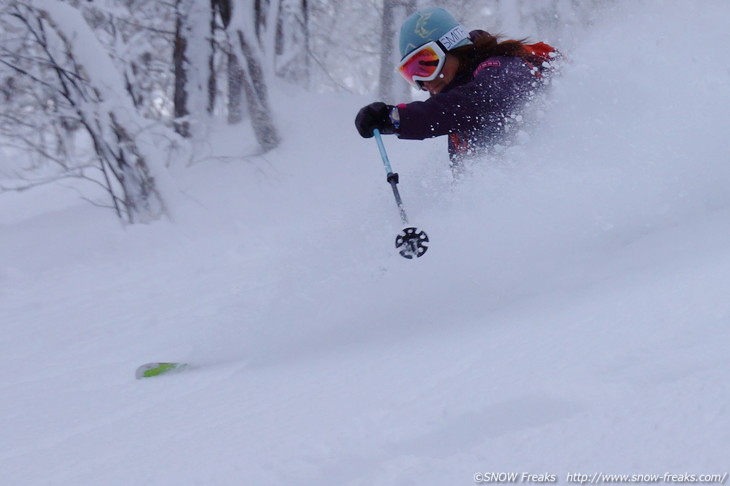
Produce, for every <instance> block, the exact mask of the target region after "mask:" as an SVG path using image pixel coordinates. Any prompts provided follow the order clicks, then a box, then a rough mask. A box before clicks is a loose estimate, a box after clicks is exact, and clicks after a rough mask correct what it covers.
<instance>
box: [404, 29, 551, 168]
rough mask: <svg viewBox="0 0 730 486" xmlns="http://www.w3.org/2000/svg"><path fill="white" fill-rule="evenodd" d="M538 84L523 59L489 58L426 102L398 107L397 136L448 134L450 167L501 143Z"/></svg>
mask: <svg viewBox="0 0 730 486" xmlns="http://www.w3.org/2000/svg"><path fill="white" fill-rule="evenodd" d="M474 35H479V31H474V32H472V36H474ZM542 85H543V80H542V79H541V78H540V75H538V74H536V70H535V68H534V67H533V66H531V65H530V64H528V63H527V62H525V61H524V60H523V59H522V58H519V57H503V56H495V57H489V58H487V59H484V60H483V61H482V62H481V63H479V64H478V65H477V66H476V68H475V69H473V70H472V71H471V72H470V71H466V72H462V73H460V74H459V75H457V77H456V78H455V79H454V80H453V81H452V82H451V83H450V84H449V85H448V86H446V88H444V89H443V90H442V91H441V92H440V93H438V94H435V95H432V96H431V97H430V98H429V99H427V100H425V101H414V102H412V103H404V104H400V105H398V112H399V117H400V126H399V129H398V132H397V135H398V137H399V138H402V139H411V140H423V139H425V138H431V137H438V136H440V135H448V136H449V144H448V147H449V156H450V158H451V162H452V166H453V165H458V164H459V162H460V161H461V160H462V159H463V158H464V157H467V156H471V155H479V154H481V153H484V152H486V150H487V149H488V148H489V147H491V146H493V145H495V144H498V143H500V142H504V141H505V140H506V139H507V136H508V135H509V133H508V132H509V130H510V125H512V124H513V123H512V122H513V121H514V119H515V116H516V115H519V113H520V111H521V109H522V108H523V107H524V105H525V103H526V102H527V101H528V100H529V99H530V97H531V96H533V95H534V94H535V93H536V92H537V91H538V90H539V89H540V87H541V86H542Z"/></svg>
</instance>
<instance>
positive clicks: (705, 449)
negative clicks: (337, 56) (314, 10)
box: [0, 0, 730, 486]
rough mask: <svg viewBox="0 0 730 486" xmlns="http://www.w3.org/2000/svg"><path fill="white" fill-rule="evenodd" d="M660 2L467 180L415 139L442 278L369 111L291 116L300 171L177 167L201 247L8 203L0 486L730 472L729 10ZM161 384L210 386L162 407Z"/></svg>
mask: <svg viewBox="0 0 730 486" xmlns="http://www.w3.org/2000/svg"><path fill="white" fill-rule="evenodd" d="M638 5H639V4H638V3H637V4H634V3H633V2H631V3H629V2H627V3H626V4H625V9H624V11H623V12H621V13H620V15H615V14H607V15H606V18H605V19H604V21H603V23H602V24H601V25H598V26H596V27H595V28H593V29H592V30H591V31H590V32H589V33H588V34H585V36H584V37H582V38H580V39H579V41H580V42H577V45H578V46H579V47H577V48H576V49H575V50H573V51H572V52H570V53H569V58H570V60H571V64H570V65H569V66H567V67H566V69H565V71H564V75H563V77H562V79H560V80H559V82H558V83H557V84H556V86H555V89H554V92H553V95H552V97H551V106H550V108H549V109H548V110H546V111H545V113H544V117H543V119H542V123H541V124H540V126H538V127H536V128H534V129H532V130H531V131H530V134H529V140H528V141H526V143H525V145H523V146H522V147H520V148H516V149H513V150H511V151H510V152H509V154H508V155H507V156H506V157H505V158H503V159H501V160H499V161H491V162H489V163H484V164H483V165H481V166H479V167H476V168H475V169H474V174H473V175H472V176H471V177H470V178H469V179H467V180H466V181H464V182H462V183H460V184H458V185H456V186H453V185H452V184H451V183H450V181H449V174H448V169H447V162H446V155H445V146H444V145H445V141H444V140H431V141H425V142H409V141H398V140H397V139H395V138H392V137H389V138H386V147H387V149H388V152H389V155H390V159H391V162H392V163H393V166H394V169H395V170H397V171H398V172H400V174H401V185H400V188H401V192H402V195H403V198H404V200H405V204H406V208H407V210H408V212H409V216H410V218H411V220H412V222H413V223H415V224H416V225H418V226H419V227H420V228H422V229H425V230H427V231H428V233H429V236H430V238H431V248H430V249H429V251H428V253H427V254H426V255H425V256H424V257H423V258H421V259H419V260H417V261H408V260H405V259H402V258H401V257H400V256H398V255H397V253H396V252H395V251H394V249H393V248H392V244H393V239H394V237H395V235H396V234H397V233H398V232H399V230H400V226H399V223H400V222H399V219H398V213H397V211H396V209H395V204H394V202H393V197H392V194H391V192H390V188H389V187H388V185H387V184H386V182H385V173H384V171H383V167H382V164H381V162H380V158H379V154H378V151H377V147H376V145H375V142H374V141H372V140H363V139H361V138H359V137H358V136H357V133H356V131H355V130H354V127H353V124H352V119H353V117H354V114H355V113H356V111H357V109H358V108H359V107H360V106H362V105H364V104H365V103H367V102H370V101H372V100H371V99H369V98H356V97H353V96H347V95H336V96H331V95H330V96H314V95H308V94H304V93H300V94H295V98H294V99H291V98H290V99H289V100H284V99H280V101H279V106H278V107H277V111H278V114H279V118H280V124H281V126H282V127H283V131H284V132H285V133H286V135H285V137H284V143H283V145H282V146H281V147H280V148H279V149H277V150H276V151H274V152H272V153H270V154H267V155H266V156H265V157H264V158H251V159H248V160H245V161H244V160H231V159H223V158H221V159H215V158H211V159H208V160H206V161H204V162H200V163H197V164H194V165H193V166H192V167H187V168H186V167H183V165H184V164H179V165H178V166H176V167H173V169H172V170H173V179H174V180H175V181H176V182H177V184H178V191H176V192H175V193H174V194H168V195H167V196H168V199H169V202H170V205H171V206H172V208H173V213H174V221H163V222H158V223H156V224H153V225H148V226H144V225H138V226H132V227H127V228H122V227H121V226H120V225H119V223H118V222H117V221H116V220H115V219H114V216H113V214H112V213H111V212H110V211H108V210H103V209H99V208H95V207H93V206H91V205H89V204H87V203H84V202H82V201H79V200H78V199H76V198H74V199H72V200H71V201H72V202H71V203H70V202H69V199H68V197H69V196H68V194H71V193H70V192H69V193H68V194H66V193H64V192H59V191H60V189H58V188H46V189H38V190H36V191H34V192H29V193H21V194H4V195H2V196H0V203H1V205H0V254H1V255H2V261H0V326H1V327H0V331H1V338H0V387H1V388H2V393H0V431H1V433H0V483H2V484H7V485H105V486H112V485H120V486H121V485H124V486H128V485H171V484H181V485H188V484H190V485H193V484H199V485H216V486H217V485H279V484H281V485H284V484H299V485H362V486H365V485H367V486H375V485H389V486H391V485H392V486H396V485H398V486H400V485H458V484H474V482H475V479H474V477H475V474H476V473H489V472H493V473H500V472H508V473H509V472H518V473H523V472H530V473H534V474H548V475H555V479H556V480H557V481H558V482H561V483H565V482H566V481H567V480H568V476H567V475H568V473H585V474H594V473H607V474H608V473H616V474H632V473H635V474H658V475H660V476H662V479H661V481H660V482H666V481H664V479H665V478H664V477H663V475H664V474H665V473H672V474H697V475H700V474H720V475H723V474H726V473H727V472H728V471H730V460H729V459H728V458H729V457H730V443H729V442H728V436H727V434H728V431H729V430H730V406H729V405H728V403H729V402H730V389H729V388H728V386H727V383H728V381H729V379H730V371H729V367H730V356H729V355H728V345H730V298H728V295H730V190H729V188H730V163H729V162H730V155H729V154H730V137H729V136H728V129H729V128H730V123H729V122H730V114H729V113H730V112H729V108H730V62H728V57H727V54H726V52H725V50H726V48H727V46H728V45H730V31H729V30H728V29H727V19H728V18H730V4H728V3H727V2H725V1H720V0H717V1H713V0H705V1H703V2H680V1H675V2H658V1H657V2H653V1H652V2H644V3H642V4H641V5H643V6H638ZM468 27H481V26H471V25H468ZM241 138H242V137H241V135H240V133H236V132H234V131H231V130H229V129H221V130H219V131H215V133H213V134H212V136H211V147H217V150H220V153H227V154H231V153H234V154H235V153H237V151H239V150H240V146H239V145H237V144H239V143H241V141H240V140H241ZM244 142H245V143H249V144H250V142H246V141H244ZM226 150H227V152H226ZM154 360H180V361H186V362H189V363H191V365H192V367H191V369H189V370H188V371H185V372H183V373H180V374H177V375H171V376H167V377H162V378H156V379H149V380H135V378H134V370H135V368H136V366H137V365H139V364H142V363H144V362H147V361H154Z"/></svg>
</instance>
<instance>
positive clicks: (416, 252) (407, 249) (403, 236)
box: [373, 128, 429, 259]
mask: <svg viewBox="0 0 730 486" xmlns="http://www.w3.org/2000/svg"><path fill="white" fill-rule="evenodd" d="M373 136H374V137H375V141H376V142H378V149H379V150H380V158H382V159H383V166H384V167H385V173H386V175H387V179H386V180H387V181H388V184H390V187H391V188H392V189H393V196H395V203H396V204H397V205H398V211H399V212H400V219H401V221H402V222H403V224H404V225H406V226H407V225H408V216H407V215H406V209H405V207H404V205H403V200H402V199H401V197H400V192H399V191H398V182H399V177H398V173H397V172H393V168H392V167H391V166H390V159H388V153H387V152H386V151H385V145H384V144H383V139H382V137H381V136H380V130H378V129H377V128H375V129H373ZM428 241H429V240H428V235H427V234H426V232H424V231H419V230H418V228H415V227H413V226H409V227H407V228H403V231H402V232H401V233H399V234H398V236H396V237H395V248H396V249H397V250H398V251H399V253H400V255H401V256H402V257H404V258H408V259H412V258H413V257H414V256H415V257H417V258H418V257H421V256H423V254H424V253H426V250H428V246H427V245H426V243H428Z"/></svg>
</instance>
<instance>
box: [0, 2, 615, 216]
mask: <svg viewBox="0 0 730 486" xmlns="http://www.w3.org/2000/svg"><path fill="white" fill-rule="evenodd" d="M3 3H4V5H3V6H2V10H0V26H2V30H1V31H0V32H1V35H2V39H1V41H2V42H1V43H2V50H1V51H0V77H1V79H2V95H3V96H2V103H3V106H2V115H1V116H2V118H0V149H2V150H3V153H4V154H5V156H4V157H3V163H2V165H1V166H0V169H2V185H1V186H0V187H2V189H1V190H3V191H13V190H15V191H18V190H26V189H28V188H31V187H33V186H36V185H39V184H46V183H52V182H55V181H59V180H64V179H68V178H74V179H81V180H84V181H86V182H88V183H89V184H92V185H95V186H97V187H101V188H102V189H103V190H104V191H105V193H106V194H107V196H106V197H105V199H106V200H105V201H102V200H100V199H99V198H98V197H89V199H90V200H91V202H93V203H96V204H100V205H105V206H109V207H111V208H113V210H114V212H115V214H116V215H117V216H118V217H119V218H120V219H121V220H123V221H124V222H126V223H133V222H149V221H152V220H155V219H158V218H160V217H161V216H163V215H164V214H166V213H167V212H168V210H167V207H166V202H165V201H166V197H165V195H164V190H162V189H161V188H160V187H159V184H158V183H157V181H158V180H159V178H161V177H164V175H163V174H162V172H164V171H165V167H166V166H169V165H170V164H189V163H193V162H195V161H196V160H198V159H200V158H203V157H205V156H209V155H210V154H202V153H200V152H199V151H196V141H201V140H204V139H205V137H206V136H207V135H208V133H209V131H210V130H211V127H213V126H215V125H216V124H217V123H225V124H228V125H231V126H237V125H240V124H245V125H246V126H248V127H250V128H251V129H252V131H253V137H254V139H255V142H256V145H257V148H256V149H255V150H254V151H252V152H251V153H241V154H239V155H240V156H241V157H245V156H248V155H252V154H256V153H258V154H261V153H266V152H268V151H270V150H272V149H274V148H276V147H277V145H279V143H280V141H281V140H282V139H283V138H286V136H287V134H286V133H283V131H282V128H281V125H280V123H278V122H277V119H276V116H274V114H272V111H271V103H272V101H271V100H272V98H276V99H284V100H286V99H291V98H292V97H293V96H295V95H294V93H301V92H307V91H312V92H318V93H323V92H325V93H326V92H345V93H359V94H363V93H371V94H373V95H377V96H379V97H380V98H381V99H383V100H386V101H391V102H392V101H393V100H395V99H401V100H402V99H409V96H410V93H409V91H410V90H409V89H408V88H407V85H404V83H403V82H402V80H400V79H395V76H394V75H395V72H394V69H393V67H392V66H393V65H394V63H395V62H396V61H397V59H396V57H397V54H396V52H395V51H396V49H395V40H396V37H397V35H396V32H397V26H399V25H400V22H401V21H402V20H403V19H404V18H405V16H406V15H407V14H408V13H410V12H413V11H415V10H416V9H417V8H419V7H422V6H425V4H424V3H423V2H420V3H419V2H417V1H416V0H403V1H385V2H382V1H365V2H362V1H338V2H328V1H306V0H301V1H298V0H267V1H264V0H256V1H245V2H233V1H231V0H220V1H219V0H212V1H211V2H210V4H208V3H207V2H195V1H192V0H176V1H165V2H159V1H153V0H102V1H80V0H77V1H62V0H49V1H24V0H21V1H13V2H3ZM606 3H610V2H609V1H608V0H595V1H591V2H585V1H584V2H578V1H575V0H544V1H528V0H510V1H499V0H486V1H485V0H481V1H466V2H463V1H458V2H457V1H450V2H449V1H440V2H432V3H431V4H429V5H438V6H443V7H446V8H448V9H451V10H452V11H453V13H454V14H455V15H456V16H458V17H460V18H461V17H464V18H469V19H470V21H472V22H474V24H475V25H484V26H487V25H489V26H493V27H490V28H493V29H495V32H501V31H502V30H505V31H509V32H512V33H514V35H517V36H523V35H524V36H528V34H529V35H533V36H536V37H539V38H546V39H550V40H554V41H556V42H559V41H561V40H562V35H563V34H564V33H565V31H566V30H570V29H571V28H572V27H575V26H576V25H583V26H585V25H589V24H590V22H591V18H592V17H593V16H594V15H596V13H597V11H599V12H600V9H601V7H602V6H604V5H605V4H606ZM81 191H82V194H84V190H83V189H81ZM86 192H88V191H86Z"/></svg>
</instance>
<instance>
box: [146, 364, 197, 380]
mask: <svg viewBox="0 0 730 486" xmlns="http://www.w3.org/2000/svg"><path fill="white" fill-rule="evenodd" d="M187 366H188V364H187V363H147V364H143V365H142V366H140V367H139V368H137V372H136V373H135V376H136V377H137V379H138V380H139V379H142V378H151V377H153V376H160V375H169V374H171V373H178V372H180V371H182V370H183V369H185V368H186V367H187Z"/></svg>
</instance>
